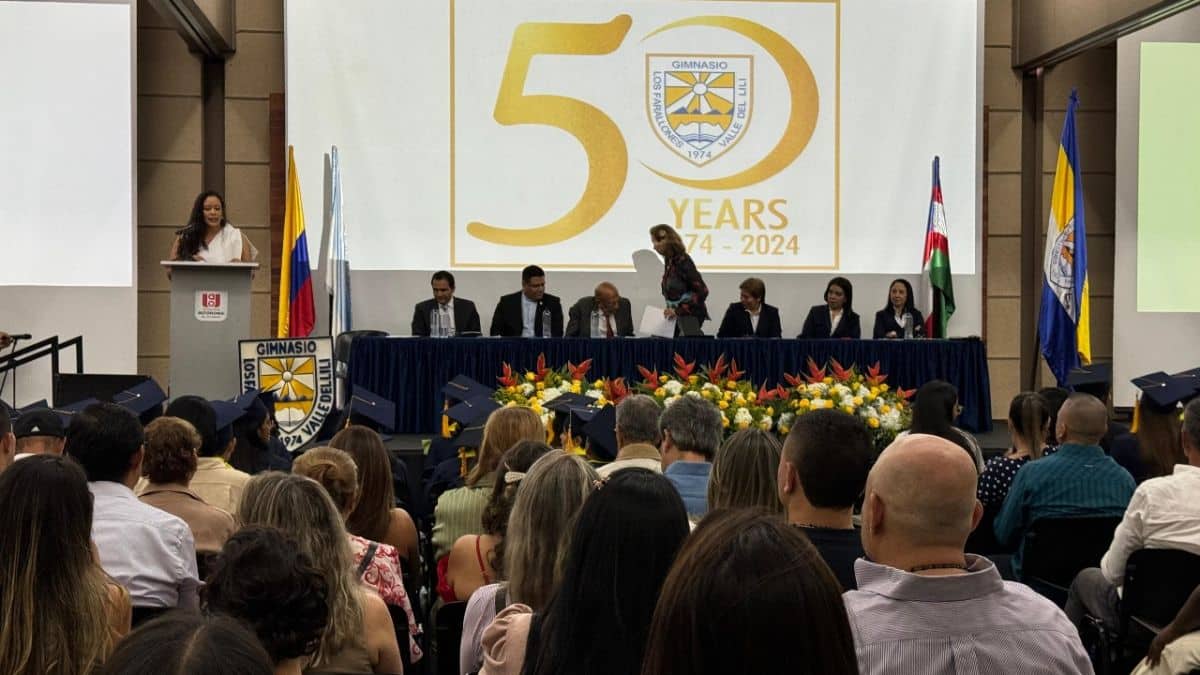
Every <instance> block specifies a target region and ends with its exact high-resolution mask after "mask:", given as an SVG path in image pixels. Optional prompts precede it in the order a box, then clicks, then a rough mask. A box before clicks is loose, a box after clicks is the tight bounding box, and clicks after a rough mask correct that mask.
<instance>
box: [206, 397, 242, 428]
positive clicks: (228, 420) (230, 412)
mask: <svg viewBox="0 0 1200 675" xmlns="http://www.w3.org/2000/svg"><path fill="white" fill-rule="evenodd" d="M208 404H209V405H211V406H212V409H213V412H214V413H216V414H217V423H216V427H217V433H218V434H220V433H221V432H222V431H224V430H225V429H228V428H229V427H231V426H233V423H234V422H236V421H238V420H239V419H241V417H242V415H245V414H246V411H245V410H242V408H241V407H240V406H238V404H236V403H234V402H232V401H209V402H208Z"/></svg>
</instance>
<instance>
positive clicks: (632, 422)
mask: <svg viewBox="0 0 1200 675" xmlns="http://www.w3.org/2000/svg"><path fill="white" fill-rule="evenodd" d="M616 413H617V424H616V435H617V458H616V459H615V460H613V461H612V462H609V463H608V464H605V465H604V466H601V467H599V468H597V469H596V473H598V474H600V476H601V477H602V478H604V477H608V476H611V475H612V474H613V473H614V472H616V471H620V470H621V469H628V468H635V467H636V468H639V469H649V470H651V471H654V472H656V473H662V455H661V454H659V452H658V444H659V442H661V441H662V434H661V433H660V432H659V430H658V418H659V416H660V415H662V406H660V405H659V404H658V401H655V400H654V399H653V398H652V397H650V396H646V395H645V394H634V395H633V396H627V397H625V399H624V400H623V401H621V402H620V403H618V404H617V410H616Z"/></svg>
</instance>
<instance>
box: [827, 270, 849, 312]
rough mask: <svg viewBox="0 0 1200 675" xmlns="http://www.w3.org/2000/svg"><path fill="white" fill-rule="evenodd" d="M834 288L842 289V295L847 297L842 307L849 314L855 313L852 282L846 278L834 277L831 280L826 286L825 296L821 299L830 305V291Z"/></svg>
mask: <svg viewBox="0 0 1200 675" xmlns="http://www.w3.org/2000/svg"><path fill="white" fill-rule="evenodd" d="M834 286H837V287H838V288H840V289H842V293H843V294H845V296H846V302H845V303H844V304H843V305H842V307H843V308H844V309H845V310H846V311H848V312H853V311H854V286H853V285H852V284H851V283H850V280H849V279H847V278H846V277H834V278H832V279H830V280H829V283H827V284H825V295H823V296H821V297H822V298H824V299H825V302H826V303H828V302H829V289H831V288H833V287H834Z"/></svg>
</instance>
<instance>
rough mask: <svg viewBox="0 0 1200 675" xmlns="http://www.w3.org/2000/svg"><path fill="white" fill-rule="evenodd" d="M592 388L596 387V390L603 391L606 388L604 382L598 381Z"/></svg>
mask: <svg viewBox="0 0 1200 675" xmlns="http://www.w3.org/2000/svg"><path fill="white" fill-rule="evenodd" d="M592 386H593V387H595V388H596V389H603V388H604V380H596V381H595V382H593V383H592Z"/></svg>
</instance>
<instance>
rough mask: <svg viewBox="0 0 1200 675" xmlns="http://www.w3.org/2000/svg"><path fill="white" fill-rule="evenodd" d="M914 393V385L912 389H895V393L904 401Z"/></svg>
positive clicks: (915, 391)
mask: <svg viewBox="0 0 1200 675" xmlns="http://www.w3.org/2000/svg"><path fill="white" fill-rule="evenodd" d="M916 393H917V390H916V388H915V387H914V388H912V389H897V390H896V395H897V396H899V397H900V398H902V399H904V400H905V401H907V400H908V399H910V398H912V397H913V394H916Z"/></svg>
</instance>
